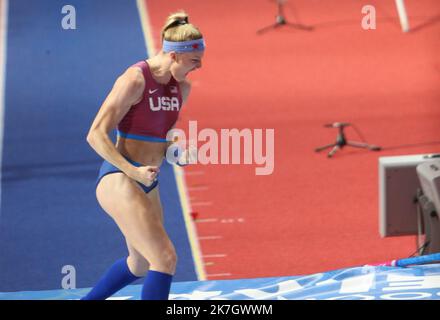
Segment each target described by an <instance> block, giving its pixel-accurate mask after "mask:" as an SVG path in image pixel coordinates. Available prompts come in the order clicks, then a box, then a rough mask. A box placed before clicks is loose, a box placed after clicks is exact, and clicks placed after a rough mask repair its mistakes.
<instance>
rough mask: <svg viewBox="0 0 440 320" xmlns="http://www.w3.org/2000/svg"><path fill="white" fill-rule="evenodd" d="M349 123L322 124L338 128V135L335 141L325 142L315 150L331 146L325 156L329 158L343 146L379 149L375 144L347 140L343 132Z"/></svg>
mask: <svg viewBox="0 0 440 320" xmlns="http://www.w3.org/2000/svg"><path fill="white" fill-rule="evenodd" d="M349 125H350V124H349V123H346V122H335V123H330V124H326V125H324V127H326V128H338V129H339V132H338V136H337V137H336V142H335V143H330V144H326V145H325V146H322V147H318V148H316V149H315V151H316V152H320V151H322V150H325V149H328V148H332V149H331V150H330V152H329V153H328V154H327V157H329V158H331V157H332V156H333V155H334V154H335V153H336V151H338V150H339V149H342V148H343V147H344V146H351V147H355V148H363V149H369V150H372V151H379V150H381V147H379V146H375V145H371V144H368V143H365V142H357V141H348V140H347V139H346V138H345V134H344V128H345V127H347V126H349Z"/></svg>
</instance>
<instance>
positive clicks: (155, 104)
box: [117, 61, 182, 142]
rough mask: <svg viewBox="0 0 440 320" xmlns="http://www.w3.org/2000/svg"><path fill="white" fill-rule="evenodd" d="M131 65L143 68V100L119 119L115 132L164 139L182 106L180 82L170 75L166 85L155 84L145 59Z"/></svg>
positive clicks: (128, 136)
mask: <svg viewBox="0 0 440 320" xmlns="http://www.w3.org/2000/svg"><path fill="white" fill-rule="evenodd" d="M133 67H139V68H141V69H142V73H143V75H144V79H145V89H144V92H143V96H142V100H141V101H140V102H139V103H137V104H135V105H133V106H132V107H131V108H130V110H129V111H128V112H127V114H126V115H125V116H124V118H122V120H121V122H119V124H118V127H117V133H118V135H119V136H121V137H124V138H127V139H136V140H145V141H155V142H166V135H167V132H168V131H169V130H170V129H172V128H173V126H174V124H175V123H176V121H177V118H178V116H179V111H180V108H181V107H182V93H181V91H180V86H179V83H178V82H177V81H176V79H174V78H173V77H171V80H170V81H169V82H168V83H167V84H166V85H163V84H160V83H157V82H156V80H154V79H153V76H152V74H151V71H150V67H149V65H148V63H147V62H146V61H140V62H138V63H136V64H134V65H133Z"/></svg>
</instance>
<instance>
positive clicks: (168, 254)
mask: <svg viewBox="0 0 440 320" xmlns="http://www.w3.org/2000/svg"><path fill="white" fill-rule="evenodd" d="M176 265H177V253H176V250H175V249H174V247H173V246H172V245H171V246H168V247H167V248H165V249H163V250H162V251H161V252H160V253H159V254H158V256H157V261H155V266H154V268H155V269H156V270H157V271H162V272H165V273H169V274H174V273H175V271H176Z"/></svg>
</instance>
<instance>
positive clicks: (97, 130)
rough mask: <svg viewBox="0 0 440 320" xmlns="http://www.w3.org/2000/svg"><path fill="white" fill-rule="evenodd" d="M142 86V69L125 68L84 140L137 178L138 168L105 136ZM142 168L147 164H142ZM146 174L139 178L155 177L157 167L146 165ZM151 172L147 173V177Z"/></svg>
mask: <svg viewBox="0 0 440 320" xmlns="http://www.w3.org/2000/svg"><path fill="white" fill-rule="evenodd" d="M144 88H145V80H144V77H143V75H142V71H141V70H140V69H139V68H128V69H127V71H125V72H124V74H122V75H121V76H120V77H119V78H118V79H117V80H116V82H115V84H114V86H113V88H112V90H111V91H110V93H109V95H108V96H107V98H106V99H105V100H104V102H103V104H102V106H101V108H100V109H99V111H98V114H97V115H96V117H95V120H94V121H93V123H92V125H91V127H90V130H89V133H88V134H87V142H88V143H89V144H90V146H91V147H92V148H93V149H94V150H95V151H96V153H98V154H99V155H100V156H101V157H102V158H104V159H105V160H107V161H108V162H110V163H111V164H112V165H114V166H115V167H117V168H119V169H120V170H121V171H122V172H124V173H125V174H126V175H127V176H129V177H132V178H134V179H135V180H138V181H139V176H140V174H139V172H138V171H139V170H138V169H139V168H137V167H135V166H133V165H132V164H131V163H130V162H128V161H127V160H126V159H125V158H124V157H123V156H122V155H121V154H120V153H119V151H118V150H117V149H116V147H115V146H114V144H113V142H112V141H111V139H110V137H109V133H110V131H111V130H113V129H114V128H116V126H117V124H118V123H119V122H120V121H121V120H122V118H123V117H124V116H125V114H126V113H127V112H128V111H129V110H130V108H131V106H132V105H135V104H136V103H137V102H138V101H140V100H141V98H142V94H143V91H144ZM142 169H143V171H145V169H147V168H142ZM149 169H151V170H148V171H149V172H151V173H150V174H148V173H147V175H144V174H145V172H143V174H142V176H143V179H142V178H141V180H143V181H140V182H142V183H144V184H149V183H148V182H150V181H144V179H147V180H151V181H152V180H153V179H154V178H155V172H156V171H157V167H149ZM150 175H151V177H150Z"/></svg>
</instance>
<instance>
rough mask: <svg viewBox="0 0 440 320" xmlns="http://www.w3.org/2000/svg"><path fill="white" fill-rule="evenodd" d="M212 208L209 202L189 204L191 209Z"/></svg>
mask: <svg viewBox="0 0 440 320" xmlns="http://www.w3.org/2000/svg"><path fill="white" fill-rule="evenodd" d="M209 206H212V202H211V201H199V202H191V207H209Z"/></svg>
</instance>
